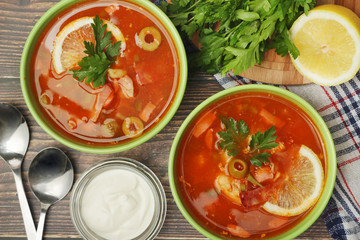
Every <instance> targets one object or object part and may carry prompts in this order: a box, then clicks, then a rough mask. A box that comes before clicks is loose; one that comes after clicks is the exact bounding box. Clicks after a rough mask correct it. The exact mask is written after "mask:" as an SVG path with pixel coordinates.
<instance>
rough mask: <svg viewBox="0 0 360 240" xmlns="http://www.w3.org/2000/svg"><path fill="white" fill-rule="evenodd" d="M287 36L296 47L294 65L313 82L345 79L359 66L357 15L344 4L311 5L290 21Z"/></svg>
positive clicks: (359, 29)
mask: <svg viewBox="0 0 360 240" xmlns="http://www.w3.org/2000/svg"><path fill="white" fill-rule="evenodd" d="M290 38H291V40H292V41H293V42H294V44H295V46H296V47H297V48H298V49H299V51H300V56H299V57H298V58H296V59H293V58H292V61H293V63H294V65H295V67H296V68H297V70H298V71H299V72H300V73H301V74H302V75H303V76H305V77H306V78H308V79H309V80H311V81H313V82H315V83H317V84H320V85H328V86H332V85H337V84H340V83H343V82H346V81H348V80H350V79H352V78H353V77H354V76H355V74H356V73H357V71H358V70H359V68H360V19H359V17H358V16H357V15H356V14H355V13H354V12H352V11H351V10H350V9H348V8H345V7H343V6H339V5H331V4H330V5H322V6H318V7H315V8H314V9H312V10H311V11H309V14H308V16H306V15H305V14H303V15H301V16H300V17H299V18H298V19H297V20H296V21H295V22H294V24H293V26H292V27H291V29H290Z"/></svg>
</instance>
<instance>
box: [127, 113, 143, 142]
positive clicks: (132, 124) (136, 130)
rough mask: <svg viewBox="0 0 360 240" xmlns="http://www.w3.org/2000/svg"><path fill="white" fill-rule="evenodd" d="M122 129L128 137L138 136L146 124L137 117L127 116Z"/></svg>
mask: <svg viewBox="0 0 360 240" xmlns="http://www.w3.org/2000/svg"><path fill="white" fill-rule="evenodd" d="M122 130H123V132H124V134H125V136H127V137H130V138H134V137H138V136H140V135H141V134H142V132H143V130H144V124H143V122H142V121H141V120H140V119H139V118H137V117H127V118H125V119H124V122H123V125H122Z"/></svg>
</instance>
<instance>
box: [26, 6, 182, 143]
mask: <svg viewBox="0 0 360 240" xmlns="http://www.w3.org/2000/svg"><path fill="white" fill-rule="evenodd" d="M111 4H112V5H114V4H115V5H116V6H117V7H115V8H111V11H110V13H109V8H108V9H107V7H108V6H109V5H111ZM96 15H98V16H99V17H100V18H101V19H104V20H108V21H110V22H111V23H113V24H115V25H116V26H117V27H118V28H119V29H120V30H121V32H122V34H123V35H124V38H125V42H126V49H125V50H124V51H123V54H122V56H121V57H119V58H117V62H115V63H114V64H113V65H112V66H111V68H119V69H122V70H125V71H126V73H127V75H128V76H129V77H130V78H131V80H132V82H133V89H134V96H133V97H130V98H127V97H124V93H123V92H122V91H120V90H119V89H118V88H119V86H114V83H113V82H111V81H110V80H109V78H107V79H106V84H105V85H107V84H108V85H109V86H110V88H109V89H111V90H112V91H113V93H112V94H113V95H114V98H113V100H112V102H111V103H110V104H109V106H106V107H104V105H101V106H102V108H101V112H100V114H99V117H98V118H96V119H95V120H91V119H92V116H93V115H94V111H96V104H97V101H98V99H99V98H100V96H99V95H98V94H97V91H98V90H96V89H95V90H94V89H92V88H91V87H89V86H87V85H86V84H84V83H83V82H78V81H77V80H76V79H74V78H73V76H72V73H71V72H69V71H66V72H64V73H62V74H57V73H56V72H55V71H54V67H53V64H52V61H51V53H52V50H53V44H54V40H55V38H56V35H57V34H58V32H59V31H60V30H61V29H62V28H63V27H64V26H66V25H67V24H68V23H70V22H72V21H74V20H76V19H78V18H81V17H86V16H87V17H95V16H96ZM149 26H151V27H155V28H156V29H157V30H158V31H159V32H160V34H161V38H162V41H161V43H160V45H159V47H158V48H157V49H156V50H154V51H145V50H144V49H142V48H140V47H138V46H137V44H136V37H137V35H138V34H139V32H140V31H141V30H142V29H143V28H145V27H149ZM150 37H151V36H150ZM145 40H146V41H152V39H151V38H149V36H146V38H145ZM30 76H31V77H30V80H31V82H32V88H33V91H34V92H35V94H36V96H37V98H38V100H39V104H41V106H42V107H43V108H42V110H43V112H44V115H45V116H47V118H48V119H49V121H51V122H52V123H53V124H52V125H56V126H57V127H58V128H59V129H61V131H65V132H66V133H67V134H69V135H70V136H71V137H72V138H74V139H76V141H79V140H80V141H82V142H85V143H88V142H92V143H96V144H100V145H101V144H102V145H104V144H110V143H114V142H119V141H120V142H121V141H122V142H124V141H128V140H129V139H131V137H129V136H126V135H125V133H124V130H123V129H122V124H123V121H124V119H125V118H127V117H137V118H138V119H140V121H141V122H142V123H143V126H144V130H143V132H142V133H144V132H146V131H149V129H151V128H152V127H153V126H154V125H156V123H157V122H159V120H161V118H162V117H163V116H164V115H165V114H166V112H167V110H168V108H169V106H170V105H171V104H172V101H173V99H174V95H175V92H176V89H177V86H178V81H179V61H178V56H177V53H176V48H175V45H174V43H173V41H172V39H171V37H170V35H169V33H168V32H167V31H166V29H165V27H164V26H163V25H162V24H161V23H160V21H159V20H158V19H157V18H156V17H154V16H153V15H152V14H150V13H149V12H147V11H146V10H145V9H144V8H141V7H139V6H138V5H135V4H133V3H130V2H126V1H84V2H82V3H78V4H75V5H74V6H72V7H70V8H69V9H67V10H65V11H64V12H62V13H60V14H59V15H58V16H57V17H55V18H54V20H52V21H51V22H50V24H48V26H47V27H46V28H45V30H44V31H43V33H42V35H41V36H40V38H39V40H38V43H37V45H36V46H35V49H34V54H33V57H32V61H31V75H30ZM118 85H119V84H118ZM109 122H110V123H111V124H112V125H106V124H108V123H109ZM114 124H115V125H116V126H115V127H114ZM104 126H105V130H104ZM107 126H109V128H110V131H108V130H109V129H106V127H107Z"/></svg>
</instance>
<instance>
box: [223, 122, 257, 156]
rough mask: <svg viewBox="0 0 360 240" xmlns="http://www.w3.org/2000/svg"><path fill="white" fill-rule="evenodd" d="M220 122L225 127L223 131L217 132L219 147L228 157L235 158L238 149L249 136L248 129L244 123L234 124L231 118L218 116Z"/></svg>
mask: <svg viewBox="0 0 360 240" xmlns="http://www.w3.org/2000/svg"><path fill="white" fill-rule="evenodd" d="M219 118H220V120H221V122H222V123H223V124H224V126H225V129H226V130H225V131H221V132H219V136H220V137H221V138H222V140H221V141H220V142H219V147H220V148H222V149H224V150H226V151H227V154H228V155H229V156H233V157H235V156H237V155H238V154H239V152H240V151H241V149H240V144H241V142H242V141H244V140H245V139H246V137H247V136H248V135H249V132H250V129H249V128H248V126H247V125H246V124H245V122H244V121H242V120H240V121H238V122H236V121H235V120H234V119H233V118H227V117H224V116H219Z"/></svg>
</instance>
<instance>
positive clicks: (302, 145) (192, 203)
mask: <svg viewBox="0 0 360 240" xmlns="http://www.w3.org/2000/svg"><path fill="white" fill-rule="evenodd" d="M335 177H336V155H335V148H334V143H333V140H332V137H331V135H330V133H329V130H328V128H327V127H326V125H325V123H324V121H323V119H322V118H321V117H320V115H319V114H318V113H317V112H316V110H315V109H314V108H312V107H311V106H310V104H308V103H307V102H306V101H305V100H303V99H302V98H300V97H299V96H297V95H295V94H293V93H291V92H289V91H286V90H284V89H281V88H278V87H273V86H268V85H247V86H239V87H234V88H231V89H227V90H224V91H222V92H219V93H217V94H215V95H214V96H212V97H210V98H208V99H207V100H205V101H204V102H202V103H201V104H200V105H199V106H198V107H197V108H195V110H194V111H193V112H191V114H190V115H189V116H188V117H187V118H186V120H185V121H184V122H183V124H182V126H181V127H180V129H179V131H178V133H177V135H176V137H175V140H174V143H173V145H172V148H171V153H170V161H169V181H170V187H171V191H172V194H173V196H174V199H175V202H176V204H177V206H178V207H179V209H180V211H181V213H182V214H183V215H184V217H185V218H186V219H187V220H188V221H189V223H190V224H191V225H192V226H194V227H195V228H196V229H197V230H198V231H199V232H200V233H202V234H203V235H205V236H206V237H208V238H210V239H293V238H295V237H296V236H298V235H299V234H301V233H302V232H303V231H305V230H306V229H307V228H308V227H310V226H311V224H312V223H313V222H314V221H315V220H316V219H317V218H318V217H319V216H320V214H321V213H322V211H323V210H324V208H325V206H326V204H327V202H328V200H329V199H330V196H331V193H332V190H333V187H334V182H335Z"/></svg>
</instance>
